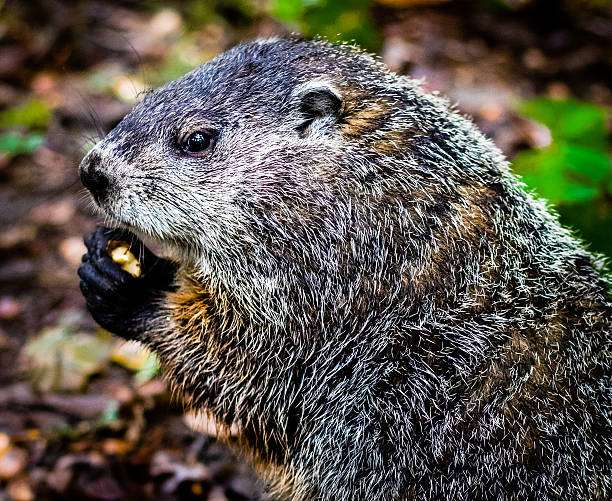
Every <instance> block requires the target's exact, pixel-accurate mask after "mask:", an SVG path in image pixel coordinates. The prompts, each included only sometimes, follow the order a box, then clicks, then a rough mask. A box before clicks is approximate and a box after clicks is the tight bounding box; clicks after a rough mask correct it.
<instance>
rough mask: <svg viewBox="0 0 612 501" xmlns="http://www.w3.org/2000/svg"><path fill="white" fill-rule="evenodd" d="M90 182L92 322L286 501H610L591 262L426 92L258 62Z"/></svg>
mask: <svg viewBox="0 0 612 501" xmlns="http://www.w3.org/2000/svg"><path fill="white" fill-rule="evenodd" d="M80 175H81V178H82V179H83V183H84V184H85V186H87V187H88V188H89V189H90V191H91V192H92V194H93V197H94V199H95V205H96V206H97V207H98V208H99V209H100V211H101V212H102V213H103V214H104V215H105V216H106V217H107V218H108V219H109V220H110V221H112V222H113V224H114V225H115V226H119V227H120V228H121V229H114V230H111V229H107V228H100V229H98V230H97V231H96V232H95V233H94V234H92V235H91V236H89V237H88V238H87V239H86V243H87V247H88V253H87V254H86V255H85V256H84V258H83V264H82V266H81V268H80V269H79V275H80V277H81V279H82V280H81V288H82V290H83V293H84V295H85V298H86V301H87V306H88V308H89V310H90V312H91V314H92V315H93V317H94V318H95V319H96V320H97V321H98V322H99V323H100V324H101V325H102V326H103V327H105V328H106V329H108V330H109V331H111V332H114V333H116V334H118V335H120V336H123V337H126V338H129V339H136V340H139V341H141V342H142V343H144V344H145V345H147V346H148V347H150V348H151V349H153V350H154V352H155V353H156V354H157V355H158V356H159V358H160V360H161V361H162V363H163V366H164V367H165V373H166V375H167V379H168V380H169V382H170V383H171V386H172V388H173V389H174V390H175V391H176V392H178V394H180V395H182V396H183V398H184V400H185V402H187V404H188V405H190V406H194V407H196V408H201V409H205V410H206V411H207V412H209V413H211V415H212V416H213V417H214V418H215V419H216V421H217V422H218V425H219V426H220V428H221V429H223V430H227V429H229V427H230V426H234V427H235V428H237V429H238V430H239V432H238V434H239V438H238V444H239V447H240V448H241V449H242V450H243V451H245V452H247V453H248V454H249V455H250V456H251V457H252V458H253V459H254V462H255V464H256V465H257V466H258V469H259V470H260V471H261V472H262V473H263V474H264V475H265V477H266V478H267V479H268V482H269V484H270V486H271V487H270V489H271V491H272V492H273V494H274V495H275V496H276V498H277V499H290V500H321V501H324V500H325V501H328V500H329V501H331V500H342V501H348V500H382V501H386V500H527V499H529V500H531V499H533V500H536V499H537V500H539V501H545V500H560V499H563V500H584V499H589V500H607V499H610V496H611V484H612V480H611V440H610V438H611V433H610V429H611V426H610V414H609V413H610V403H611V398H612V397H611V390H610V349H609V348H610V346H609V341H610V333H611V332H612V302H611V299H610V279H609V277H608V276H606V270H605V268H604V264H603V262H602V259H601V258H600V257H598V256H595V255H593V254H592V253H590V252H588V251H587V250H585V248H584V245H583V244H582V243H581V242H580V241H578V240H577V239H576V238H575V237H573V236H572V234H571V233H570V232H569V231H568V230H566V229H564V228H563V227H561V226H560V224H559V222H558V218H557V216H556V215H555V214H554V212H552V211H551V210H550V209H549V208H548V207H547V206H546V204H545V203H544V202H543V201H541V200H538V199H535V198H534V197H533V195H531V194H530V193H528V192H527V191H526V189H525V186H524V185H523V184H522V183H521V181H520V180H519V179H518V178H517V177H516V176H514V175H513V174H511V173H510V171H509V167H508V163H507V162H506V160H505V159H504V157H503V156H502V154H501V153H500V151H499V150H498V149H497V148H496V147H495V146H494V145H493V144H492V143H491V142H490V141H489V140H487V139H486V138H485V137H483V135H482V134H481V133H480V132H479V131H478V130H477V129H476V127H475V126H474V124H473V123H472V122H471V121H470V120H469V119H467V118H465V117H463V116H461V115H460V114H458V113H457V112H456V111H454V110H453V109H452V107H450V106H449V104H448V102H447V101H446V100H444V99H442V98H440V97H437V96H435V95H431V94H427V93H425V92H424V91H423V90H422V89H421V88H420V87H419V83H418V82H415V81H414V80H412V79H410V78H407V77H404V76H398V75H396V74H394V73H392V72H390V71H389V70H388V69H386V68H385V67H384V65H383V64H382V63H381V62H380V61H379V60H377V59H375V58H373V57H371V56H370V55H368V54H365V53H364V52H362V51H360V50H358V49H356V48H354V47H351V46H347V45H334V44H331V43H328V42H325V41H304V40H300V39H297V38H295V39H276V38H274V39H265V40H255V41H253V42H251V43H246V44H242V45H238V46H236V47H234V48H233V49H231V50H229V51H228V52H225V53H223V54H221V55H220V56H218V57H216V58H215V59H213V60H212V61H210V62H208V63H206V64H205V65H203V66H201V67H199V68H197V69H195V70H193V71H192V72H190V73H188V74H187V75H185V76H184V77H182V78H180V79H178V80H176V81H173V82H170V83H169V84H167V85H165V86H163V87H161V88H159V89H157V90H155V91H152V92H150V93H148V94H147V95H146V96H145V97H144V99H143V100H142V101H141V102H140V103H139V104H138V105H137V106H136V107H135V108H134V110H133V111H132V112H131V113H130V114H129V115H127V116H126V117H125V118H124V120H123V121H122V122H121V123H120V124H119V125H118V126H117V127H116V128H115V129H114V130H112V131H111V132H110V133H109V134H108V135H107V136H106V137H105V138H104V139H103V140H102V141H101V142H100V143H99V144H98V145H97V146H96V147H95V148H94V149H93V150H92V151H90V152H89V153H88V154H87V156H86V157H85V158H84V160H83V162H82V164H81V167H80ZM134 234H136V235H139V237H141V238H144V237H145V236H146V237H148V238H152V239H154V240H155V241H157V242H158V243H159V244H161V245H162V246H163V247H162V249H163V252H162V254H165V255H166V256H169V259H168V260H166V259H165V258H164V259H162V258H157V257H155V256H154V255H153V254H152V253H151V252H150V251H148V250H147V249H146V248H144V246H143V244H142V242H141V241H140V240H138V239H137V237H135V236H134ZM111 239H130V241H131V242H133V246H132V249H133V251H134V252H135V253H137V254H138V257H139V258H140V259H141V261H142V269H143V274H142V276H141V277H140V278H134V277H131V276H130V275H128V274H127V273H125V272H124V271H122V270H121V269H119V267H118V265H116V264H115V263H114V262H112V260H110V258H109V256H108V254H107V252H106V245H107V242H108V240H111ZM223 433H225V432H223Z"/></svg>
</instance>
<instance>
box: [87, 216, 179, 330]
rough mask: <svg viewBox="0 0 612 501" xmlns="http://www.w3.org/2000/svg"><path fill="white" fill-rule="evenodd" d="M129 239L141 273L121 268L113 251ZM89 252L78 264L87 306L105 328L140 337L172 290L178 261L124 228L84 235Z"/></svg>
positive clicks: (128, 242) (98, 230)
mask: <svg viewBox="0 0 612 501" xmlns="http://www.w3.org/2000/svg"><path fill="white" fill-rule="evenodd" d="M118 241H119V242H126V243H127V244H128V246H129V250H130V252H131V253H133V255H134V256H135V258H136V259H137V260H138V263H139V270H138V271H139V275H138V276H134V275H133V274H130V273H129V272H128V271H125V270H124V269H122V266H121V264H119V263H117V262H115V261H113V259H112V258H111V255H110V253H109V252H110V251H111V250H112V244H111V243H115V242H118ZM85 245H86V247H87V254H85V255H84V256H83V259H82V264H81V266H80V267H79V271H78V274H79V277H80V278H81V282H80V284H79V285H80V288H81V292H82V293H83V296H85V301H86V304H87V309H88V310H89V312H90V313H91V315H92V316H93V318H94V319H95V320H96V322H98V323H99V324H100V325H101V326H102V327H103V328H105V329H106V330H108V331H110V332H113V333H114V334H117V335H120V336H122V337H125V338H128V339H140V338H142V335H143V334H144V331H146V329H147V324H148V323H149V322H151V321H152V319H153V318H155V317H156V314H157V313H158V310H159V304H160V300H161V299H162V298H163V296H164V293H165V292H167V291H170V290H173V287H174V286H173V282H174V275H175V272H176V265H175V264H174V263H172V262H171V261H168V260H166V259H161V258H158V257H157V256H155V255H154V254H153V253H152V252H151V251H150V250H149V249H147V248H146V247H145V246H144V244H143V243H142V241H141V240H139V239H138V238H137V237H136V236H135V235H133V234H131V233H129V232H126V231H125V230H121V229H110V228H102V227H100V228H97V229H96V231H94V232H93V233H92V234H91V235H89V236H87V237H85Z"/></svg>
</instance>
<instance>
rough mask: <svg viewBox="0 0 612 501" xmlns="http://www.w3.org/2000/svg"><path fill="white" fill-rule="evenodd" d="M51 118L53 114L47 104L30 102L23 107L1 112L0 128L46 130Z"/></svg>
mask: <svg viewBox="0 0 612 501" xmlns="http://www.w3.org/2000/svg"><path fill="white" fill-rule="evenodd" d="M50 117H51V112H50V110H49V108H48V107H47V105H46V103H44V102H42V101H28V102H26V103H24V104H23V105H21V106H18V107H15V108H9V109H8V110H4V111H2V112H0V126H2V127H26V128H28V129H34V130H44V129H46V128H47V123H48V122H49V118H50Z"/></svg>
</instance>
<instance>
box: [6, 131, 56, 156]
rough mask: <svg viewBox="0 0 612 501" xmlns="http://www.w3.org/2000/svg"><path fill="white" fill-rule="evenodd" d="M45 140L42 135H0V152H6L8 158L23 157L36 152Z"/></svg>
mask: <svg viewBox="0 0 612 501" xmlns="http://www.w3.org/2000/svg"><path fill="white" fill-rule="evenodd" d="M44 140H45V137H44V136H43V135H42V134H29V135H27V136H22V135H21V134H15V133H6V134H0V152H6V153H7V154H8V155H9V157H15V156H17V155H25V154H28V153H32V152H33V151H34V150H36V149H37V148H38V147H39V146H40V145H41V144H42V143H43V141H44Z"/></svg>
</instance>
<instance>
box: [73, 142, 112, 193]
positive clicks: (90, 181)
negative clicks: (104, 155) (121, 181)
mask: <svg viewBox="0 0 612 501" xmlns="http://www.w3.org/2000/svg"><path fill="white" fill-rule="evenodd" d="M92 153H93V152H92ZM99 165H100V157H99V155H96V154H89V155H87V157H85V158H84V159H83V162H82V163H81V168H80V176H81V182H82V183H83V186H85V188H87V189H88V190H89V191H90V192H91V194H92V195H93V197H94V198H95V199H96V201H98V202H99V201H100V200H101V199H102V198H104V196H105V195H106V193H107V192H108V188H109V186H110V182H109V180H108V177H107V176H106V175H105V174H104V173H103V172H102V171H101V170H100V168H99Z"/></svg>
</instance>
